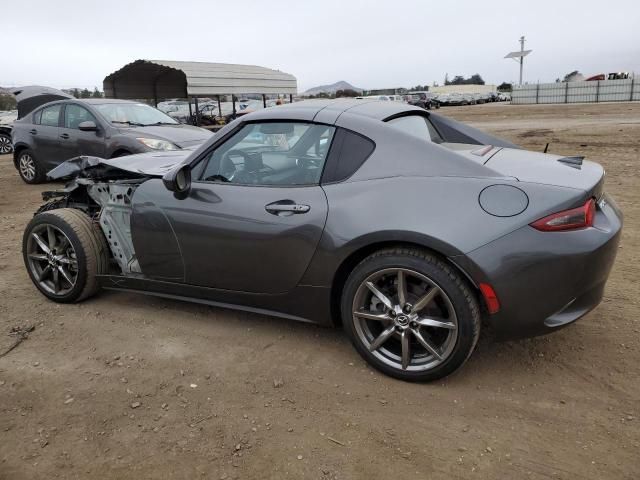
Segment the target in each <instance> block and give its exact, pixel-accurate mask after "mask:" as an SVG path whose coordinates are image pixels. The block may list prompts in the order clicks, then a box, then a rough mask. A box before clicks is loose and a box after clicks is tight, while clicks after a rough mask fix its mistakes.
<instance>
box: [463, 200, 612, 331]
mask: <svg viewBox="0 0 640 480" xmlns="http://www.w3.org/2000/svg"><path fill="white" fill-rule="evenodd" d="M621 228H622V215H621V213H620V211H619V210H618V208H617V206H616V205H615V203H614V202H613V200H612V199H611V198H610V197H608V196H606V195H605V197H604V203H603V202H600V203H599V205H598V210H597V212H596V217H595V222H594V226H593V227H591V228H587V229H584V230H577V231H570V232H539V231H538V230H535V229H534V228H532V227H529V226H526V227H522V228H520V229H518V230H516V231H514V232H512V233H510V234H508V235H506V236H504V237H502V238H499V239H498V240H495V241H493V242H491V243H489V244H487V245H485V246H483V247H480V248H478V249H476V250H474V251H472V252H470V253H469V254H467V255H461V256H458V257H455V258H453V259H452V260H453V261H454V262H456V263H457V264H458V265H459V266H460V267H461V268H462V269H464V270H465V271H466V272H467V273H468V274H469V275H470V276H471V277H472V279H473V280H474V281H476V282H478V283H480V282H486V283H489V284H490V285H491V286H492V287H493V288H494V290H495V292H496V294H497V296H498V299H499V301H500V311H499V312H498V313H496V314H494V315H489V316H488V321H489V324H490V326H491V329H492V330H493V331H494V332H495V333H496V335H497V336H498V337H503V338H521V337H531V336H536V335H543V334H546V333H550V332H553V331H555V330H558V329H559V328H562V327H564V326H566V325H569V324H571V323H573V322H575V321H576V320H578V319H579V318H581V317H582V316H584V315H585V314H587V313H588V312H589V311H590V310H592V309H593V308H595V307H596V306H597V305H598V304H599V303H600V301H601V299H602V295H603V292H604V287H605V284H606V281H607V279H608V277H609V272H610V271H611V267H612V266H613V262H614V260H615V257H616V254H617V251H618V243H619V240H620V231H621Z"/></svg>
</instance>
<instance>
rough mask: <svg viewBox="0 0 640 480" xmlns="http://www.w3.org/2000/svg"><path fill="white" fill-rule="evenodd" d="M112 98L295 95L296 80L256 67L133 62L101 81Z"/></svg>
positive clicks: (288, 75)
mask: <svg viewBox="0 0 640 480" xmlns="http://www.w3.org/2000/svg"><path fill="white" fill-rule="evenodd" d="M103 83H104V91H105V94H106V96H107V97H112V98H128V99H141V98H158V99H160V98H174V97H175V98H181V97H186V96H210V95H228V94H236V95H239V94H247V93H258V94H262V93H265V94H276V93H281V94H296V93H297V91H298V85H297V80H296V77H294V76H293V75H290V74H288V73H284V72H281V71H279V70H272V69H270V68H265V67H259V66H256V65H236V64H230V63H208V62H179V61H172V60H136V61H135V62H132V63H129V64H128V65H125V66H124V67H122V68H121V69H120V70H118V71H116V72H114V73H112V74H111V75H109V76H107V77H106V78H105V79H104V82H103Z"/></svg>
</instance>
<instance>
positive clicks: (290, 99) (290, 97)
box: [289, 93, 293, 103]
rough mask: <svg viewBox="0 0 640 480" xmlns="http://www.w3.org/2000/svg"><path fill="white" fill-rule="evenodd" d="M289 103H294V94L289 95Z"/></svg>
mask: <svg viewBox="0 0 640 480" xmlns="http://www.w3.org/2000/svg"><path fill="white" fill-rule="evenodd" d="M289 103H293V94H292V93H290V94H289Z"/></svg>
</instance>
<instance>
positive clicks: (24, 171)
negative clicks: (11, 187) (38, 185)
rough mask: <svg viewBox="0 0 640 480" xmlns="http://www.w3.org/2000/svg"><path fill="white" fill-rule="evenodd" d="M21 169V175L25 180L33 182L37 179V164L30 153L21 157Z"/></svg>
mask: <svg viewBox="0 0 640 480" xmlns="http://www.w3.org/2000/svg"><path fill="white" fill-rule="evenodd" d="M19 168H20V174H21V175H22V178H24V179H25V180H27V181H29V182H31V181H33V179H34V178H36V162H35V160H34V159H33V157H32V156H31V155H29V154H28V153H23V154H22V155H20V160H19Z"/></svg>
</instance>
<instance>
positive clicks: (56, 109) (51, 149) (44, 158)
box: [28, 103, 62, 168]
mask: <svg viewBox="0 0 640 480" xmlns="http://www.w3.org/2000/svg"><path fill="white" fill-rule="evenodd" d="M61 113H62V104H60V103H58V104H55V105H51V106H49V107H45V108H43V109H41V110H38V111H37V112H35V113H34V115H33V125H29V127H28V128H29V130H28V132H29V135H30V136H31V140H32V146H33V148H32V149H33V152H34V154H35V156H36V158H37V159H38V161H39V162H41V163H42V164H44V165H45V167H46V168H53V167H55V166H57V165H58V164H59V163H60V160H61V158H62V157H61V152H60V148H59V141H60V139H59V135H60V133H59V132H60V116H61Z"/></svg>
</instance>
